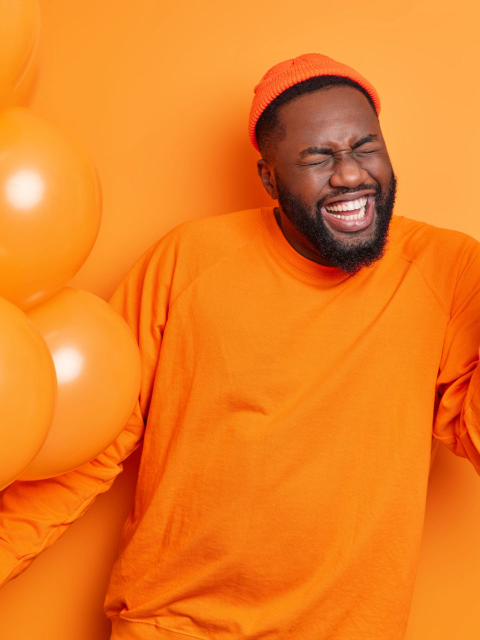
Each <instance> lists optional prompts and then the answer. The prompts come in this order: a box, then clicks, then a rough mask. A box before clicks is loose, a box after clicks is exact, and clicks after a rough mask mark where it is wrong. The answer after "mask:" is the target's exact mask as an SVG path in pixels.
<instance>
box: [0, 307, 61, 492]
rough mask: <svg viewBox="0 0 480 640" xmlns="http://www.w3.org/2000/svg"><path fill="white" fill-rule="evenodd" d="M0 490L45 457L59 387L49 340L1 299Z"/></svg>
mask: <svg viewBox="0 0 480 640" xmlns="http://www.w3.org/2000/svg"><path fill="white" fill-rule="evenodd" d="M0 326H1V327H2V330H1V331H0V490H1V489H3V488H4V487H6V486H7V485H9V484H10V483H11V482H13V481H14V480H15V479H16V478H17V477H18V476H19V474H20V473H22V471H23V470H24V469H25V468H26V467H27V466H28V465H29V464H30V462H31V461H32V460H33V459H34V458H35V456H36V455H37V453H38V452H39V451H40V449H41V447H42V445H43V443H44V442H45V438H46V437H47V434H48V430H49V428H50V425H51V423H52V419H53V415H54V409H55V400H56V395H57V381H56V378H55V367H54V365H53V360H52V356H51V355H50V351H49V349H48V347H47V345H46V344H45V340H44V339H43V338H42V336H41V335H40V334H39V333H38V331H37V330H36V329H35V327H34V326H33V324H32V323H31V321H30V320H29V319H28V318H27V316H26V315H25V314H24V313H23V312H22V311H20V309H17V307H15V306H14V305H13V304H11V303H10V302H8V301H7V300H4V299H3V298H0Z"/></svg>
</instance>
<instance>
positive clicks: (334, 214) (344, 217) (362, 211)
mask: <svg viewBox="0 0 480 640" xmlns="http://www.w3.org/2000/svg"><path fill="white" fill-rule="evenodd" d="M329 213H330V212H329ZM330 215H331V216H333V217H334V218H340V219H341V220H361V219H362V218H364V217H365V206H363V207H362V208H361V209H360V213H357V214H355V215H353V216H340V215H338V214H336V213H330Z"/></svg>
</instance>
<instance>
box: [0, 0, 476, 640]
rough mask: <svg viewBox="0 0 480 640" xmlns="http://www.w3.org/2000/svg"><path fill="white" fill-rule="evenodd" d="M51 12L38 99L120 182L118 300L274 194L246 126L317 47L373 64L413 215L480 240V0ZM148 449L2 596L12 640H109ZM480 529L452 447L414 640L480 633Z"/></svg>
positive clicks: (430, 527)
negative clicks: (183, 247)
mask: <svg viewBox="0 0 480 640" xmlns="http://www.w3.org/2000/svg"><path fill="white" fill-rule="evenodd" d="M40 6H41V11H42V20H43V28H44V40H45V68H44V73H43V77H42V79H41V82H40V88H39V92H38V95H37V97H36V99H35V101H34V103H33V105H32V107H33V108H34V109H35V110H37V111H38V112H39V113H41V114H45V115H47V116H49V117H50V118H52V119H53V120H54V121H55V122H56V123H57V124H58V125H60V126H63V127H64V128H66V129H67V130H69V131H70V132H71V133H73V134H74V135H76V136H77V137H78V138H79V139H80V140H81V141H82V142H83V144H84V146H85V147H86V148H87V150H88V151H89V152H90V154H91V156H92V157H93V159H94V161H95V163H96V165H97V167H98V170H99V173H100V176H101V180H102V186H103V193H104V217H103V223H102V228H101V231H100V235H99V238H98V240H97V243H96V245H95V248H94V249H93V252H92V254H91V255H90V257H89V259H88V261H87V262H86V264H85V265H84V267H83V268H82V269H81V271H80V272H79V273H78V274H77V276H76V277H75V278H74V279H73V280H72V282H71V284H72V285H73V286H76V287H78V288H83V289H86V290H88V291H91V292H93V293H95V294H97V295H99V296H102V297H104V298H108V297H109V296H110V294H111V293H112V292H113V290H114V288H115V286H116V285H117V283H118V282H119V281H120V279H121V278H122V277H123V276H124V275H125V273H126V272H127V270H128V268H129V267H130V266H131V264H132V263H133V262H134V260H135V259H136V258H137V257H138V256H139V255H140V254H141V253H142V252H143V250H144V249H146V248H147V247H148V246H150V245H151V244H152V243H153V242H154V241H155V240H156V239H158V238H159V237H160V236H162V235H163V234H164V233H165V232H167V231H168V230H169V229H171V228H172V227H173V226H175V225H177V224H178V223H180V222H183V221H184V220H188V219H191V218H196V217H201V216H205V215H209V214H216V213H222V212H228V211H233V210H238V209H245V208H249V207H254V206H257V205H259V204H266V203H268V202H269V199H268V197H267V196H266V194H265V193H263V191H262V188H261V186H260V183H259V180H258V178H257V175H256V171H255V160H256V158H257V154H256V152H255V151H254V149H253V148H252V147H251V146H250V143H249V141H248V138H247V133H246V121H247V116H248V110H249V106H250V101H251V97H252V91H253V86H254V85H255V83H256V82H257V81H258V80H259V78H260V76H261V75H262V74H263V73H264V72H265V71H266V70H267V69H268V68H269V67H270V66H272V65H273V64H275V63H276V62H279V61H280V60H284V59H286V58H289V57H292V56H295V55H299V54H301V53H308V52H312V51H318V52H321V53H325V54H327V55H330V56H332V57H333V58H337V59H339V60H341V61H343V62H345V63H347V64H350V65H351V66H353V67H356V68H358V70H359V71H360V72H361V73H362V74H364V75H365V76H366V77H367V78H368V79H370V80H371V81H372V82H373V84H374V85H375V86H376V87H377V89H378V90H379V92H380V96H381V98H382V102H383V110H382V115H381V122H382V126H383V129H384V134H385V137H386V140H387V144H388V146H389V149H390V153H391V156H392V161H393V164H394V167H395V170H396V172H397V174H398V176H399V200H398V208H397V213H400V214H404V215H407V216H409V217H412V218H416V219H418V220H425V221H427V222H430V223H433V224H436V225H438V226H444V227H448V228H452V229H459V230H461V231H464V232H466V233H469V234H471V235H473V236H475V237H477V238H479V239H480V207H479V205H478V204H477V197H476V196H477V189H476V185H477V175H478V173H479V170H480V165H479V157H478V149H479V146H480V145H479V143H480V139H479V138H480V134H479V131H480V127H478V114H479V112H480V90H479V88H478V87H479V83H478V75H479V72H478V64H479V62H480V48H479V44H478V43H479V41H480V38H479V35H478V17H479V10H478V9H477V3H475V2H474V1H473V0H470V1H468V0H457V1H456V2H452V3H444V2H442V1H440V2H439V1H438V0H426V1H425V2H421V1H413V0H403V1H402V0H364V1H363V2H358V1H357V0H343V1H342V2H338V3H333V2H330V3H325V2H319V0H303V2H301V3H299V2H293V1H292V0H289V1H285V0H277V1H276V2H274V3H261V2H258V0H239V1H238V0H237V1H236V2H225V1H220V0H206V2H203V3H199V2H195V1H192V0H188V1H185V0H184V1H181V0H180V1H178V0H177V1H176V2H173V1H171V0H169V1H167V0H163V2H162V1H158V0H139V1H138V2H132V1H131V0H102V1H99V0H40ZM479 321H480V319H479ZM139 454H140V452H139V451H137V452H136V453H135V454H134V455H133V456H132V459H130V460H129V461H128V462H127V463H126V465H125V468H126V471H125V473H124V474H122V475H121V476H120V478H119V479H118V480H117V481H116V483H115V485H114V486H113V488H112V489H111V490H110V491H109V492H108V493H107V494H106V495H104V496H101V497H100V498H99V499H98V500H97V502H96V503H95V504H94V505H93V506H92V507H91V509H90V510H89V511H88V513H87V514H86V515H85V516H84V517H83V518H82V519H81V520H79V521H78V522H76V523H75V524H74V525H72V527H71V528H70V529H69V530H68V532H67V533H66V534H65V535H64V536H63V537H62V538H61V539H60V540H59V541H58V542H57V543H56V544H55V545H54V546H53V547H52V548H50V549H48V550H47V551H46V552H45V553H44V554H42V555H41V556H40V557H39V558H38V559H37V560H36V561H35V562H34V563H33V565H32V566H31V567H30V568H29V569H28V570H27V572H26V573H24V574H23V575H21V576H20V577H19V578H17V579H16V580H13V581H12V582H10V583H9V584H7V585H6V586H5V587H4V588H3V589H2V591H1V592H0V638H2V639H3V638H4V639H5V640H25V639H26V638H32V639H33V638H34V639H35V640H47V639H48V640H85V639H86V638H88V639H89V640H106V639H108V638H109V622H108V621H107V620H106V619H105V618H104V616H103V613H102V604H103V596H104V592H105V588H106V583H107V580H108V575H109V571H110V568H111V566H112V564H113V561H114V558H115V555H116V544H117V542H118V537H119V533H120V529H121V526H122V523H123V521H124V520H125V518H126V516H127V514H128V511H129V509H130V507H131V504H132V500H133V491H134V483H135V477H136V470H137V468H138V461H139ZM405 473H408V469H405ZM479 539H480V478H478V476H477V475H476V474H475V472H474V470H473V467H471V466H470V464H469V463H468V462H467V461H464V460H461V459H457V458H455V456H453V455H452V454H451V453H450V452H448V451H447V450H446V449H444V448H443V447H440V450H439V453H438V456H437V459H436V461H435V464H434V467H433V471H432V476H431V486H430V493H429V499H428V505H427V515H426V523H425V532H424V539H423V547H422V554H421V559H420V566H419V573H418V580H417V585H416V591H415V596H414V602H413V607H412V612H411V617H410V626H409V631H408V633H407V638H406V640H474V639H475V640H478V638H479V637H480V616H479V615H478V606H479V605H478V603H479V597H480V580H479V576H480V545H479V544H478V541H479ZM379 588H381V585H379ZM319 640H320V639H319Z"/></svg>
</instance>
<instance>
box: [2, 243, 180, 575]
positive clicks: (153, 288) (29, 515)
mask: <svg viewBox="0 0 480 640" xmlns="http://www.w3.org/2000/svg"><path fill="white" fill-rule="evenodd" d="M159 242H161V241H159ZM158 253H159V247H158V243H156V244H155V245H152V247H150V249H148V250H147V251H146V252H145V253H144V254H143V255H142V256H141V257H140V258H139V259H138V261H137V262H136V263H135V264H134V266H133V267H132V268H131V270H130V271H129V273H128V274H127V275H126V277H125V278H124V279H123V280H122V282H121V283H120V285H119V286H118V287H117V289H116V290H115V292H114V294H113V296H112V297H111V299H110V300H109V303H110V305H111V306H112V307H113V308H114V309H115V310H116V311H117V312H118V313H119V314H120V315H121V316H123V318H124V319H125V320H126V322H127V323H128V325H129V326H130V328H131V330H132V331H133V334H134V336H135V338H136V340H137V342H138V346H139V349H140V356H141V389H140V393H139V397H138V400H137V403H136V406H135V410H134V412H133V414H132V416H131V417H130V419H129V421H128V423H127V424H126V425H125V428H124V429H123V430H122V432H121V433H120V435H119V436H118V437H117V439H116V440H115V441H114V442H113V443H112V444H111V445H110V446H109V447H108V448H107V449H106V450H105V451H104V452H103V453H101V454H100V455H99V456H97V457H96V458H95V459H93V460H91V461H90V462H88V463H86V464H84V465H82V466H81V467H79V468H77V469H76V470H74V471H71V472H69V473H65V474H63V475H59V476H56V477H54V478H49V479H46V480H37V481H18V480H17V481H15V482H13V483H12V484H11V485H9V486H8V487H7V489H6V490H5V491H4V492H3V495H2V497H1V499H0V586H2V585H3V584H5V583H6V582H8V581H9V580H11V579H12V578H15V577H16V576H18V575H19V574H20V573H21V572H22V571H24V570H25V569H26V568H27V567H28V566H29V565H30V564H31V562H32V561H33V560H34V559H35V558H36V557H37V556H38V555H39V554H40V553H41V552H42V551H43V550H44V549H46V548H47V547H49V546H50V545H52V544H53V543H54V542H55V541H56V540H57V539H58V538H59V537H60V536H61V535H62V533H64V532H65V531H66V529H67V528H68V527H69V526H70V525H71V524H72V523H73V522H74V521H75V520H77V519H78V518H80V516H82V515H83V514H84V513H85V511H86V510H87V508H88V507H89V506H90V505H91V504H92V503H93V502H94V500H95V498H96V497H97V496H98V495H99V494H101V493H104V492H105V491H107V489H109V487H110V486H111V485H112V483H113V481H114V480H115V478H116V477H117V476H118V474H119V473H121V472H122V470H123V466H122V462H123V461H124V460H125V459H126V458H127V457H128V456H129V455H130V454H131V453H132V452H133V451H135V450H136V449H137V448H138V447H139V446H140V444H141V442H142V440H143V435H144V429H145V424H146V418H147V414H148V408H149V404H150V398H151V393H152V386H153V379H154V375H155V369H156V363H157V359H158V355H159V351H160V344H161V337H162V334H163V325H164V322H165V318H166V313H167V311H166V309H167V305H168V291H169V278H170V274H169V272H168V271H169V270H168V265H165V269H163V270H162V260H161V258H160V259H157V258H158ZM160 253H161V251H160Z"/></svg>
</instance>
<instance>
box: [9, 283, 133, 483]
mask: <svg viewBox="0 0 480 640" xmlns="http://www.w3.org/2000/svg"><path fill="white" fill-rule="evenodd" d="M27 315H28V317H29V318H30V319H31V320H32V322H33V323H34V325H35V327H36V328H37V329H38V331H39V332H40V334H41V335H42V336H44V338H45V340H46V342H47V344H48V347H49V349H50V352H51V354H52V357H53V361H54V363H55V369H56V372H57V380H58V400H57V406H56V409H55V414H54V417H53V421H52V425H51V428H50V431H49V434H48V436H47V439H46V440H45V444H44V445H43V447H42V448H41V449H40V452H39V453H38V455H37V456H36V458H35V459H34V460H33V462H32V463H31V465H30V466H29V467H28V468H27V469H26V470H25V471H24V472H23V473H22V475H21V476H20V478H19V479H20V480H38V479H42V478H50V477H52V476H55V475H59V474H61V473H65V472H67V471H71V470H72V469H75V468H76V467H79V466H80V465H82V464H84V463H85V462H88V461H89V460H92V459H93V458H95V457H96V456H97V455H98V454H99V453H101V452H102V451H104V450H105V449H106V448H107V447H108V445H109V444H111V443H112V442H113V441H114V440H115V439H116V437H117V436H118V435H119V433H120V432H121V431H122V430H123V429H124V427H125V425H126V424H127V422H128V420H129V418H130V416H131V415H132V413H133V410H134V408H135V404H136V402H137V399H138V394H139V391H140V353H139V349H138V345H137V342H136V340H135V338H134V336H133V333H132V331H131V330H130V327H129V326H128V324H127V323H126V322H125V320H124V319H123V318H122V317H121V316H120V315H118V314H117V313H116V312H115V311H114V310H113V309H112V307H111V306H110V305H109V304H108V303H106V302H104V301H103V300H102V299H101V298H98V297H97V296H94V295H93V294H91V293H87V292H86V291H79V290H78V289H73V288H71V287H64V288H63V289H62V290H61V291H60V292H59V293H57V294H56V295H54V296H53V297H51V298H49V299H48V300H47V301H45V302H43V303H42V304H40V305H38V306H36V307H34V308H33V309H31V310H30V311H28V313H27Z"/></svg>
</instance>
